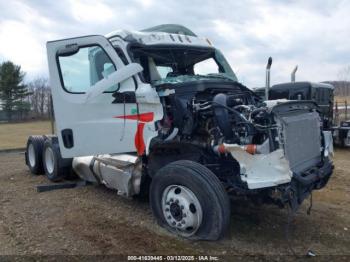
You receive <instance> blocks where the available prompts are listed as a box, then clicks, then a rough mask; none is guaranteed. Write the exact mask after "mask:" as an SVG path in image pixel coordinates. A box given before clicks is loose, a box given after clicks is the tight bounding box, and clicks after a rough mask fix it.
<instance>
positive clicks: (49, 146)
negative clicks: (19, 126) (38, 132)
mask: <svg viewBox="0 0 350 262" xmlns="http://www.w3.org/2000/svg"><path fill="white" fill-rule="evenodd" d="M42 155H43V160H42V161H43V167H44V171H45V174H46V176H47V178H48V179H49V180H51V181H53V182H59V181H62V180H63V179H65V178H66V177H68V176H69V175H70V173H71V166H72V159H63V158H62V157H61V153H60V148H59V144H58V139H57V137H54V136H53V137H47V138H46V139H45V142H44V148H43V154H42Z"/></svg>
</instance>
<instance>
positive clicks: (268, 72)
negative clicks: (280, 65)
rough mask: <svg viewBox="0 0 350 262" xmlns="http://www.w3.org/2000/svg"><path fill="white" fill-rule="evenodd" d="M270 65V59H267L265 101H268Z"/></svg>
mask: <svg viewBox="0 0 350 262" xmlns="http://www.w3.org/2000/svg"><path fill="white" fill-rule="evenodd" d="M271 65H272V57H271V56H270V57H269V60H268V61H267V65H266V83H265V100H269V89H270V68H271Z"/></svg>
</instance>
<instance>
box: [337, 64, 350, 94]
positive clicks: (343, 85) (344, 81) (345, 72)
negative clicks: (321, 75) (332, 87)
mask: <svg viewBox="0 0 350 262" xmlns="http://www.w3.org/2000/svg"><path fill="white" fill-rule="evenodd" d="M338 79H339V81H340V82H339V87H338V90H337V94H336V95H338V96H350V86H349V82H350V65H348V66H346V67H344V68H342V69H341V70H340V71H339V73H338Z"/></svg>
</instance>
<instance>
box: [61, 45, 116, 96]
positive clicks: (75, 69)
mask: <svg viewBox="0 0 350 262" xmlns="http://www.w3.org/2000/svg"><path fill="white" fill-rule="evenodd" d="M58 62H59V66H60V70H61V72H60V73H61V76H62V81H63V86H64V89H65V90H66V91H67V92H70V93H79V94H81V93H85V92H86V91H88V90H89V88H90V87H91V86H93V85H94V84H96V83H97V82H98V81H100V80H102V79H103V78H106V77H107V76H108V75H110V74H111V73H113V72H115V71H116V67H115V65H114V64H113V62H112V61H111V59H110V58H109V57H108V55H107V54H106V53H105V51H104V50H103V49H102V48H101V47H100V46H98V45H96V46H88V47H81V48H79V50H78V52H77V53H74V54H72V55H69V56H59V57H58ZM116 89H117V85H113V86H111V87H110V89H109V90H108V91H113V90H116Z"/></svg>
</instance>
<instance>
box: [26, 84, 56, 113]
mask: <svg viewBox="0 0 350 262" xmlns="http://www.w3.org/2000/svg"><path fill="white" fill-rule="evenodd" d="M28 87H29V91H30V92H31V95H30V97H29V102H30V104H31V109H32V111H33V113H34V115H35V116H36V117H39V118H47V117H49V113H50V112H49V110H50V96H51V89H50V86H49V81H48V79H47V78H44V77H38V78H36V79H34V80H33V81H31V82H30V83H29V84H28Z"/></svg>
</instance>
